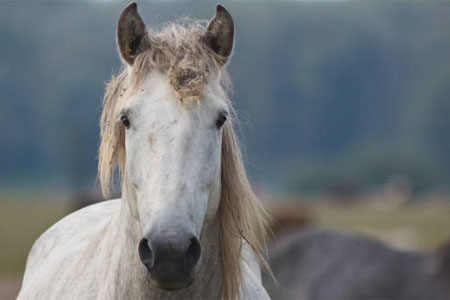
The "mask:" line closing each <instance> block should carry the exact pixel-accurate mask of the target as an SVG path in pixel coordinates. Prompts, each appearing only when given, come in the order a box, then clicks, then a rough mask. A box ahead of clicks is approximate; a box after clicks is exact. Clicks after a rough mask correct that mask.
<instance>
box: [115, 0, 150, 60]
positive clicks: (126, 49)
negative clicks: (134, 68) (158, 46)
mask: <svg viewBox="0 0 450 300" xmlns="http://www.w3.org/2000/svg"><path fill="white" fill-rule="evenodd" d="M117 44H118V46H119V52H120V55H121V56H122V58H123V60H124V61H125V62H127V63H128V64H129V65H132V64H133V63H134V60H135V59H136V56H137V55H138V54H139V53H141V52H143V51H145V50H147V49H150V38H149V36H148V32H147V26H146V25H145V22H144V20H142V18H141V16H140V15H139V13H138V11H137V4H136V2H132V3H130V4H129V5H128V6H127V7H126V8H125V9H124V10H123V11H122V13H121V14H120V17H119V21H118V23H117Z"/></svg>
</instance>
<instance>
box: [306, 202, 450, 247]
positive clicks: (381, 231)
mask: <svg viewBox="0 0 450 300" xmlns="http://www.w3.org/2000/svg"><path fill="white" fill-rule="evenodd" d="M311 212H312V213H313V215H314V217H315V219H316V220H317V223H318V224H320V225H322V226H325V227H329V228H334V229H341V230H351V231H354V232H357V233H364V234H368V235H371V236H373V237H376V238H378V239H381V240H384V241H386V242H389V243H390V244H393V245H395V246H398V247H399V248H406V249H418V250H433V249H436V248H437V247H439V246H440V245H442V243H444V242H446V241H449V240H450V204H445V205H443V204H428V205H425V204H422V205H411V206H401V207H398V208H395V209H389V210H387V209H380V208H374V207H367V206H357V205H356V206H355V205H354V206H315V207H312V208H311Z"/></svg>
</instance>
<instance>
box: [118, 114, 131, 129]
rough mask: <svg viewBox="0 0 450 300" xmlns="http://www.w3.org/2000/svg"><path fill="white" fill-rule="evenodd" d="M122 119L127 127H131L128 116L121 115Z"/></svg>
mask: <svg viewBox="0 0 450 300" xmlns="http://www.w3.org/2000/svg"><path fill="white" fill-rule="evenodd" d="M120 121H122V124H123V126H125V128H126V129H128V128H130V120H128V117H127V116H121V117H120Z"/></svg>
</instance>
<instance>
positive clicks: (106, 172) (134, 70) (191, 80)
mask: <svg viewBox="0 0 450 300" xmlns="http://www.w3.org/2000/svg"><path fill="white" fill-rule="evenodd" d="M204 24H206V23H204V22H201V21H195V22H192V21H191V22H184V23H171V24H168V25H166V26H165V27H164V28H163V29H162V30H160V31H159V32H152V33H151V34H150V36H152V38H151V39H152V40H151V43H152V47H151V49H150V50H147V51H145V52H143V53H141V54H139V55H138V56H137V57H136V60H135V62H134V64H133V66H132V67H130V68H129V69H126V68H124V69H123V70H122V71H121V72H120V73H119V74H118V75H117V76H114V77H113V78H112V79H111V80H110V82H109V83H107V85H106V93H105V96H104V101H103V111H102V115H101V120H100V133H101V140H100V147H99V163H98V173H99V180H100V183H101V186H102V191H103V193H104V195H105V196H106V195H108V193H109V190H110V186H111V182H112V181H113V180H114V174H115V173H116V170H118V171H119V174H120V175H123V174H122V173H123V170H124V166H125V160H126V155H125V143H124V129H123V127H122V126H119V125H118V122H117V120H116V118H117V110H118V108H120V107H122V105H123V103H124V101H127V99H128V98H129V95H130V94H132V93H133V92H134V91H135V90H136V89H137V88H139V87H140V85H141V84H142V81H143V79H144V78H145V77H146V75H147V74H148V73H149V72H150V71H151V70H152V69H155V68H156V69H158V70H159V71H161V72H163V73H165V74H167V75H168V77H169V79H170V82H171V85H172V87H173V88H174V90H175V91H176V93H177V95H178V97H179V99H180V101H188V100H190V99H195V98H197V99H198V97H199V96H201V93H202V91H203V87H204V85H205V84H206V83H207V79H208V78H209V76H210V75H211V74H215V73H216V74H218V75H219V76H220V78H221V84H222V86H223V87H224V89H225V90H228V87H229V80H228V76H227V73H226V70H225V68H224V67H221V61H222V59H223V58H221V57H218V56H217V54H215V53H214V52H212V51H211V50H209V48H207V47H205V46H204V44H203V43H202V41H201V36H202V35H203V33H204V32H205V30H206V27H205V25H204ZM226 101H227V103H228V105H229V109H230V110H231V111H232V104H231V101H229V99H226ZM233 115H234V114H233ZM231 119H233V118H231ZM229 121H230V122H227V123H226V124H225V126H224V129H223V140H222V166H221V170H222V171H221V172H222V173H221V185H222V187H221V202H220V205H219V210H218V216H217V217H218V221H219V228H220V229H219V237H218V238H219V248H220V249H221V253H220V264H221V274H222V276H221V277H222V298H223V299H236V298H237V296H238V294H239V292H240V290H239V287H240V285H241V282H242V270H241V248H242V241H246V242H247V243H248V244H249V246H250V247H251V248H252V249H253V250H254V251H255V253H256V254H257V255H258V256H259V257H260V258H261V259H262V256H261V251H262V249H263V247H264V246H265V237H266V227H267V223H268V215H267V214H266V211H265V210H264V208H263V207H262V205H261V204H260V202H259V201H258V200H257V198H256V196H255V194H254V193H253V190H252V188H251V186H250V184H249V180H248V178H247V175H246V172H245V168H244V165H243V162H242V157H241V153H240V148H239V145H238V142H237V140H236V137H235V134H234V131H233V124H232V120H229ZM121 178H122V176H121ZM262 261H263V262H264V260H263V259H262Z"/></svg>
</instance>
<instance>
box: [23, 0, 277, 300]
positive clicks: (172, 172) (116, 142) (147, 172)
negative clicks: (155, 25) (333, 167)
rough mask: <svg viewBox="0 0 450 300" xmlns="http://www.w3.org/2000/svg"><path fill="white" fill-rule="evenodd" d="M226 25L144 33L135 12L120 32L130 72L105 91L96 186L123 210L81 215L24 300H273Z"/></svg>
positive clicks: (38, 248)
mask: <svg viewBox="0 0 450 300" xmlns="http://www.w3.org/2000/svg"><path fill="white" fill-rule="evenodd" d="M233 37H234V27H233V20H232V18H231V15H230V14H229V13H228V12H227V11H226V10H225V9H224V8H223V7H222V6H220V5H218V6H217V9H216V14H215V16H214V17H213V18H212V19H211V21H210V22H209V23H208V25H207V26H204V25H203V23H201V22H190V23H188V24H169V25H167V26H166V27H164V28H163V29H161V30H160V31H159V32H148V31H147V29H146V25H145V23H144V21H143V20H142V18H141V17H140V16H139V14H138V12H137V8H136V4H135V3H132V4H130V5H129V6H128V7H127V8H126V9H125V10H124V11H123V12H122V14H121V16H120V18H119V22H118V26H117V41H118V46H119V52H120V55H121V57H122V59H123V61H124V63H125V67H124V69H123V71H122V72H121V73H120V74H119V75H118V76H116V77H114V78H113V79H112V80H111V82H110V83H109V84H108V86H107V91H106V95H105V98H104V107H103V112H102V117H101V143H100V150H99V178H100V181H101V183H102V187H103V189H104V192H105V193H107V191H108V189H109V183H110V182H111V180H113V175H114V173H115V170H116V167H118V169H119V171H118V172H119V174H120V175H121V176H120V178H121V185H122V199H119V200H111V201H106V202H102V203H99V204H95V205H91V206H88V207H86V208H83V209H81V210H79V211H77V212H75V213H73V214H71V215H69V216H67V217H65V218H64V219H63V220H61V221H60V222H58V223H57V224H55V225H54V226H52V227H51V228H50V229H49V230H48V231H47V232H45V233H44V234H43V235H42V236H41V237H40V238H39V239H38V240H37V241H36V243H35V244H34V246H33V248H32V250H31V252H30V254H29V257H28V261H27V267H26V271H25V275H24V280H23V284H22V289H21V291H20V294H19V296H18V299H27V300H28V299H180V298H182V299H218V298H221V299H237V298H239V299H244V298H245V299H268V296H267V294H266V292H265V290H264V288H263V287H262V284H261V280H260V270H259V264H258V255H259V253H258V251H259V250H260V249H262V248H263V244H264V235H265V227H266V214H265V211H264V209H263V208H262V206H261V204H260V203H259V202H258V201H257V199H256V197H255V196H254V194H253V192H252V190H251V188H250V185H249V183H248V179H247V177H246V174H245V170H244V167H243V164H242V160H241V156H240V153H239V148H238V145H237V143H236V140H235V137H234V133H233V127H232V123H231V121H232V117H233V111H232V106H231V103H230V101H229V100H228V98H227V96H226V92H225V86H226V85H227V76H226V71H225V64H226V62H227V60H228V58H229V57H230V55H231V52H232V44H233Z"/></svg>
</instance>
